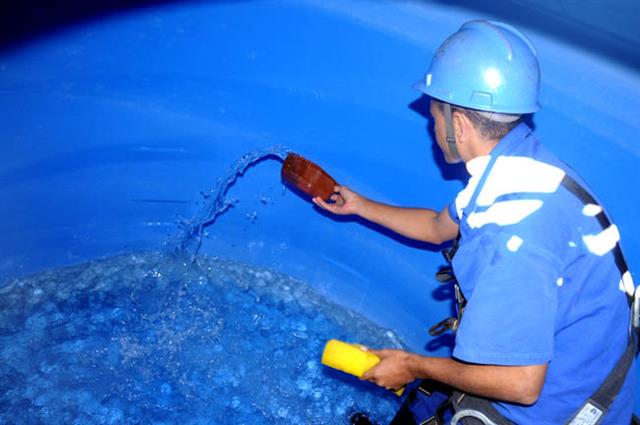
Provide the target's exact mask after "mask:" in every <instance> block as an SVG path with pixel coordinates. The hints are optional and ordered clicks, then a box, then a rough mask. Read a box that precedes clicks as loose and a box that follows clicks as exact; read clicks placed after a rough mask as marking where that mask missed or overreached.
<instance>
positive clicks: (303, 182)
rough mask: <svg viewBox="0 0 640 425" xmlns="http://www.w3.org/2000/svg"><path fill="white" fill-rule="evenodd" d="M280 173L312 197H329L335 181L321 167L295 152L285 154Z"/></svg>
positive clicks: (289, 182) (332, 191)
mask: <svg viewBox="0 0 640 425" xmlns="http://www.w3.org/2000/svg"><path fill="white" fill-rule="evenodd" d="M280 174H281V176H282V180H284V181H285V182H286V183H288V184H290V185H291V186H294V187H295V188H297V189H299V190H301V191H302V192H304V193H306V194H307V195H309V196H311V197H313V198H315V197H316V196H319V197H321V198H322V199H324V200H327V199H329V197H330V196H331V195H332V194H333V193H334V187H335V186H336V181H335V180H334V179H333V178H332V177H331V176H330V175H329V174H327V173H326V172H325V171H324V170H323V169H322V168H320V167H319V166H318V165H316V164H314V163H313V162H311V161H309V160H308V159H306V158H304V157H303V156H300V155H298V154H295V153H289V154H288V155H287V158H286V159H285V160H284V164H282V171H281V172H280Z"/></svg>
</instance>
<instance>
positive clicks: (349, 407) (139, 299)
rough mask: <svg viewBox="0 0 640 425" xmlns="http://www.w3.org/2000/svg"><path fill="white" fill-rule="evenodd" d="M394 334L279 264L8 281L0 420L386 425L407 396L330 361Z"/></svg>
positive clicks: (148, 260) (121, 270) (126, 262)
mask: <svg viewBox="0 0 640 425" xmlns="http://www.w3.org/2000/svg"><path fill="white" fill-rule="evenodd" d="M329 338H338V339H343V340H349V341H355V342H360V343H364V344H367V345H370V346H374V347H381V346H385V347H390V346H396V347H397V346H398V344H399V343H398V342H397V341H398V339H397V338H396V337H395V336H394V335H393V333H391V332H389V331H386V330H384V329H380V328H379V327H377V326H376V325H374V324H372V323H371V322H369V321H367V320H366V319H364V318H362V317H360V316H357V315H356V314H354V313H353V312H350V311H349V310H346V309H344V308H342V307H339V306H337V305H335V304H333V303H330V302H328V301H327V300H325V299H323V298H321V297H320V296H319V295H318V294H316V293H315V292H314V291H313V290H312V289H311V288H310V287H309V286H308V285H306V284H305V283H303V282H300V281H297V280H295V279H292V278H290V277H287V276H283V275H281V274H278V273H276V272H273V271H270V270H265V269H260V268H257V267H253V266H248V265H244V264H239V263H234V262H225V261H221V260H216V259H215V258H211V257H204V256H198V257H197V261H196V262H195V263H192V262H191V261H188V260H185V259H180V258H175V257H172V256H169V255H164V254H160V253H142V254H135V255H126V256H121V257H115V258H112V259H107V260H102V261H96V262H91V263H87V264H83V265H79V266H75V267H70V268H65V269H59V270H55V271H49V272H44V273H41V274H39V275H36V276H32V277H29V278H23V279H15V280H13V281H11V282H8V284H7V285H5V286H3V287H2V288H0V394H1V395H0V423H49V424H69V423H78V424H85V423H87V424H89V423H91V424H94V423H104V424H111V423H113V424H121V423H132V424H133V423H151V424H153V423H156V424H161V423H164V424H169V423H180V424H196V423H225V424H249V423H251V424H260V423H264V424H275V423H292V424H297V423H299V424H316V423H317V424H342V423H347V419H346V418H347V417H348V415H349V413H351V412H353V411H354V410H366V411H369V412H372V416H373V417H374V418H375V419H376V420H377V421H378V422H380V423H386V422H388V421H389V420H390V419H391V416H392V415H393V413H394V412H395V410H396V409H397V407H398V400H397V398H396V397H395V396H394V395H392V394H391V393H389V392H387V391H384V390H381V389H378V388H377V387H375V386H373V385H370V384H366V383H360V382H359V381H357V380H356V379H355V378H354V379H351V378H349V377H346V375H342V374H340V373H338V372H334V371H330V370H328V369H326V368H324V367H323V366H322V365H321V364H320V357H321V353H322V349H323V347H324V343H325V342H326V340H327V339H329Z"/></svg>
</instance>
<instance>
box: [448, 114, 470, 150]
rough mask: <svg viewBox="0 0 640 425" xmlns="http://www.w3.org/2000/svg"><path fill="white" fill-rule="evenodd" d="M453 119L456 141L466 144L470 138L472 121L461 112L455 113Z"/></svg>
mask: <svg viewBox="0 0 640 425" xmlns="http://www.w3.org/2000/svg"><path fill="white" fill-rule="evenodd" d="M451 119H452V121H453V132H454V133H455V135H456V140H457V141H458V142H460V143H464V142H466V140H467V139H468V138H469V130H470V128H469V126H470V125H472V124H471V121H470V120H469V118H467V116H466V115H465V114H463V113H462V112H460V111H454V112H453V114H452V118H451Z"/></svg>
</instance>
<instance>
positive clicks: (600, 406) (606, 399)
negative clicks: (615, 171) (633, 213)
mask: <svg viewBox="0 0 640 425" xmlns="http://www.w3.org/2000/svg"><path fill="white" fill-rule="evenodd" d="M562 185H563V186H564V187H565V188H567V189H568V190H569V191H570V192H571V193H573V194H574V195H575V196H576V197H577V198H578V199H580V200H581V201H582V203H584V204H593V205H600V204H598V202H597V201H596V200H595V199H594V198H593V196H591V194H590V193H589V192H587V191H586V190H585V189H584V187H582V186H581V185H580V184H579V183H578V182H576V181H575V180H574V179H573V178H572V177H570V176H569V175H568V174H565V176H564V178H563V179H562ZM596 219H597V220H598V223H600V226H602V228H603V229H608V228H609V227H610V226H611V221H610V220H609V217H607V215H606V214H605V212H604V209H603V210H602V211H600V212H599V213H598V214H597V215H596ZM613 255H614V258H615V262H616V266H617V267H618V271H619V272H620V276H621V277H622V276H624V275H625V274H626V273H628V272H629V267H628V266H627V262H626V261H625V259H624V256H623V255H622V249H621V248H620V243H616V245H615V247H614V248H613ZM625 294H626V295H627V301H628V302H629V305H632V304H633V295H630V294H629V293H627V292H625ZM635 355H636V336H635V331H634V330H633V329H631V331H630V333H629V342H628V344H627V349H626V350H625V351H624V353H623V354H622V356H621V357H620V359H619V360H618V362H617V363H616V365H615V366H614V368H613V370H612V371H611V373H609V375H608V376H607V379H605V381H604V382H603V383H602V385H600V387H599V388H598V389H597V390H596V392H594V393H593V394H592V395H591V397H589V398H588V399H587V401H585V402H584V403H583V404H582V406H580V409H578V411H577V412H576V413H575V414H574V415H573V416H572V417H571V419H569V420H568V421H567V422H566V424H567V425H578V424H580V425H597V424H599V423H601V422H602V420H603V419H604V416H605V414H606V413H607V411H608V410H609V408H610V407H611V405H612V404H613V401H614V400H615V398H616V396H617V395H618V393H619V392H620V389H621V388H622V385H623V384H624V381H625V379H626V376H627V373H628V371H629V368H630V367H631V364H632V363H633V359H634V358H635Z"/></svg>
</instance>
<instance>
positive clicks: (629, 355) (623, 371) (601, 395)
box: [417, 175, 640, 425]
mask: <svg viewBox="0 0 640 425" xmlns="http://www.w3.org/2000/svg"><path fill="white" fill-rule="evenodd" d="M562 185H563V186H564V187H565V188H566V189H567V190H569V191H570V192H571V193H572V194H573V195H575V196H576V197H577V198H578V199H579V200H580V201H581V202H582V203H583V204H585V205H588V204H593V205H595V206H599V204H598V202H597V201H596V200H595V199H594V198H593V196H591V194H590V193H589V192H588V191H587V190H585V189H584V188H583V187H582V186H581V185H580V184H579V183H578V182H577V181H576V180H574V179H573V178H572V177H570V176H569V175H565V177H564V179H563V180H562ZM596 219H597V220H598V223H599V224H600V226H601V227H602V228H603V229H608V228H609V227H610V226H611V221H610V220H609V218H608V217H607V215H606V214H605V213H604V209H602V208H601V209H600V212H599V213H598V214H597V215H596ZM458 245H459V237H458V238H457V239H456V240H455V241H454V243H453V244H452V246H451V247H450V248H447V249H445V250H443V252H442V254H443V256H444V258H445V260H446V261H447V263H448V265H447V266H446V267H444V268H442V269H440V270H439V271H438V273H436V279H437V280H438V281H440V282H442V283H451V284H453V288H454V293H455V299H456V317H450V318H447V319H445V320H443V321H441V322H440V323H438V324H436V325H434V326H432V327H431V328H430V329H429V334H430V335H431V336H438V335H441V334H442V333H444V332H446V331H449V330H451V331H454V332H455V331H456V330H457V329H458V326H459V325H460V320H461V319H462V316H463V314H464V309H465V306H466V303H467V301H466V299H465V297H464V294H463V293H462V290H461V289H460V286H459V285H458V282H457V281H456V277H455V275H454V273H453V267H452V261H453V257H454V256H455V254H456V251H457V250H458ZM613 254H614V257H615V263H616V266H617V268H618V271H619V272H620V276H621V279H622V280H623V281H625V280H626V279H629V281H630V279H631V277H630V274H629V268H628V266H627V262H626V261H625V259H624V256H623V255H622V249H621V248H620V244H619V243H616V245H615V247H614V248H613ZM625 293H626V295H627V301H628V302H629V306H630V307H631V318H630V323H629V340H628V344H627V348H626V349H625V351H624V353H623V354H622V356H621V357H620V359H619V360H618V362H617V363H616V365H615V366H614V368H613V370H612V371H611V372H610V373H609V375H608V376H607V378H606V379H605V380H604V382H603V383H602V384H601V385H600V387H599V388H598V389H597V390H596V391H595V392H594V393H593V394H592V395H591V396H590V397H589V398H588V399H587V400H585V402H584V403H583V404H582V405H581V406H580V408H579V409H578V410H577V411H576V412H575V413H574V414H573V415H572V416H571V418H570V419H569V420H567V421H566V422H565V425H599V424H600V423H601V422H602V420H603V419H604V417H605V415H606V413H607V411H608V410H609V408H610V407H611V405H612V403H613V401H614V399H615V398H616V396H617V395H618V393H619V392H620V389H621V388H622V385H623V384H624V381H625V378H626V376H627V373H628V371H629V368H630V367H631V365H632V363H633V360H634V358H635V356H636V353H637V350H638V334H639V331H640V314H639V311H640V301H639V300H638V297H639V296H640V290H635V291H634V294H633V295H630V294H629V292H627V291H626V292H625ZM432 385H433V382H432V381H423V382H422V383H420V385H419V386H418V388H417V391H421V392H423V393H425V394H428V395H430V394H431V390H430V387H431V386H432ZM448 408H452V409H453V412H454V415H453V418H452V419H451V425H457V424H462V425H475V424H484V425H513V424H512V422H510V421H509V420H507V419H506V418H505V417H504V416H502V415H501V414H500V413H499V412H498V411H497V410H496V409H495V407H494V406H493V404H492V403H491V402H490V401H489V400H487V399H484V398H480V397H476V396H473V395H470V394H465V393H462V392H459V391H453V392H452V394H451V396H450V397H449V398H448V399H447V400H446V401H445V402H444V403H443V404H442V405H441V406H440V407H439V408H438V412H439V413H438V414H436V415H435V416H434V417H432V418H428V419H427V420H426V421H423V422H422V423H421V424H425V425H441V424H444V422H443V419H442V412H444V410H446V409H448ZM635 420H636V419H635V418H634V421H635ZM634 423H635V422H634Z"/></svg>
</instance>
